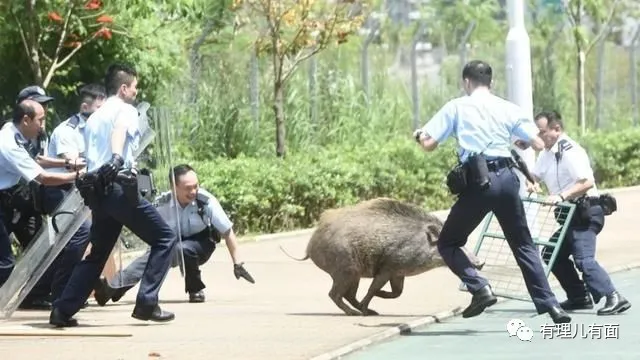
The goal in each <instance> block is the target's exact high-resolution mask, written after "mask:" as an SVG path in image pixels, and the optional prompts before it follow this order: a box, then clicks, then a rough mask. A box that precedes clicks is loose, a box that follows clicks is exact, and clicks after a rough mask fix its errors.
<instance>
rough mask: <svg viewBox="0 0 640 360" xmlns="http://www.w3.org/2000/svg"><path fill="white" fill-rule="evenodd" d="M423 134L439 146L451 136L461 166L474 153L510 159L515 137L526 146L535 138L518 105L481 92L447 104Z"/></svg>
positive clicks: (490, 157)
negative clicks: (454, 140) (455, 145)
mask: <svg viewBox="0 0 640 360" xmlns="http://www.w3.org/2000/svg"><path fill="white" fill-rule="evenodd" d="M422 131H423V132H424V133H426V134H428V135H429V136H431V137H432V138H433V139H434V140H435V141H437V142H438V144H442V143H443V142H444V141H445V140H447V139H448V138H449V137H450V136H454V137H455V138H456V140H457V142H458V157H459V159H460V162H463V163H464V162H465V161H466V160H467V158H468V157H469V155H472V154H473V153H484V155H485V156H486V157H487V159H492V158H499V157H511V144H512V138H513V137H514V136H515V137H517V138H520V139H522V140H524V141H526V142H529V141H531V140H532V139H534V138H535V137H536V136H537V134H538V128H537V127H536V125H535V123H534V122H533V120H532V119H531V118H530V117H529V116H527V115H526V114H525V113H524V111H523V110H522V109H521V108H520V107H519V106H518V105H516V104H514V103H511V102H509V101H507V100H505V99H503V98H500V97H498V96H495V95H493V94H491V93H490V92H489V91H487V90H482V89H478V90H476V91H474V92H473V93H472V94H471V95H469V96H462V97H459V98H456V99H453V100H450V101H449V102H448V103H446V104H445V105H444V106H443V107H442V108H441V109H440V110H439V111H438V112H437V113H436V114H435V115H434V116H433V117H432V118H431V120H429V122H427V124H426V125H425V126H424V127H423V128H422Z"/></svg>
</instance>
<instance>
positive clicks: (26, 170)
mask: <svg viewBox="0 0 640 360" xmlns="http://www.w3.org/2000/svg"><path fill="white" fill-rule="evenodd" d="M27 142H28V140H27V139H26V138H25V137H24V136H23V135H22V133H20V131H19V130H18V128H17V127H16V126H15V125H14V124H13V123H8V124H6V125H5V126H3V127H2V130H0V169H1V170H0V190H6V189H8V188H10V187H12V186H14V185H17V184H18V182H19V181H20V179H21V178H23V179H24V180H26V181H27V182H30V181H31V180H33V179H35V178H36V177H37V176H38V175H40V174H42V173H43V172H44V170H43V169H42V167H41V166H40V165H38V163H37V162H36V161H35V160H33V158H31V155H29V152H28V151H27V150H26V149H25V147H24V146H25V144H26V143H27Z"/></svg>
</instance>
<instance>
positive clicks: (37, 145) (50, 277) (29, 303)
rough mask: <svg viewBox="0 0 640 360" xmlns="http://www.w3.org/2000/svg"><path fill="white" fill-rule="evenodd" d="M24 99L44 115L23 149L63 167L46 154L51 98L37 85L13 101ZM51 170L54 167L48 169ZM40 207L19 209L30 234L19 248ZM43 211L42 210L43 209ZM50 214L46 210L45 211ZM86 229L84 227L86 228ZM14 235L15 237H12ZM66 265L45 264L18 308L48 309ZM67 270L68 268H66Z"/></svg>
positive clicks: (38, 222) (38, 221)
mask: <svg viewBox="0 0 640 360" xmlns="http://www.w3.org/2000/svg"><path fill="white" fill-rule="evenodd" d="M24 100H33V101H36V102H37V103H39V104H40V105H41V106H42V108H43V110H44V113H45V117H44V118H43V119H42V123H41V128H40V131H39V133H38V136H37V137H36V138H35V139H27V142H26V143H25V148H26V149H27V151H28V152H29V154H30V155H31V157H32V158H33V159H35V161H36V162H37V163H38V165H40V166H41V167H42V168H45V169H51V168H55V167H62V168H64V166H65V162H64V161H63V160H59V159H51V158H49V157H46V156H44V155H46V146H47V142H48V141H47V135H46V132H45V121H46V114H47V108H48V106H49V104H51V103H52V102H53V101H54V98H53V97H51V96H48V95H47V94H46V92H45V91H44V89H42V88H41V87H40V86H37V85H31V86H27V87H25V88H24V89H22V90H21V91H20V92H19V93H18V96H17V97H16V104H19V103H21V102H23V101H24ZM10 125H11V122H8V123H6V124H5V126H10ZM77 164H78V165H80V166H84V159H79V160H78V161H77ZM70 167H71V165H70V164H66V169H65V171H69V168H70ZM51 171H52V172H55V170H53V169H52V170H51ZM62 186H64V187H71V184H65V185H62ZM42 200H43V205H45V204H46V197H44V198H43V199H42ZM34 205H35V203H34ZM43 210H44V209H42V208H35V207H34V208H32V209H31V211H29V212H28V211H27V209H23V211H22V220H20V223H21V224H25V226H24V227H23V229H24V230H21V231H23V232H28V233H29V234H31V235H30V236H21V237H20V238H21V239H22V241H20V240H19V241H20V243H21V245H22V247H23V248H26V247H27V246H28V245H29V243H30V242H31V240H32V239H33V237H34V235H35V234H36V233H37V232H38V230H39V229H40V228H41V226H42V217H41V215H42V213H43ZM45 213H46V211H45ZM49 213H50V212H49ZM87 231H88V230H87ZM16 237H17V236H16ZM25 241H26V242H25ZM67 268H68V267H65V266H64V264H63V266H62V267H59V266H58V262H57V261H56V262H55V263H54V264H52V265H51V266H49V268H48V269H47V271H46V272H45V273H44V274H43V275H42V277H41V278H40V280H39V281H38V282H37V283H36V284H35V285H34V287H33V289H32V290H31V291H30V293H29V294H28V295H27V296H26V297H25V299H24V301H23V302H22V303H21V304H20V306H19V308H20V309H22V310H51V300H52V299H51V296H50V295H53V296H54V297H55V295H56V294H57V293H58V291H56V290H55V289H61V287H62V286H64V283H61V281H64V279H65V273H67V275H66V277H68V271H66V270H65V269H67ZM69 271H70V270H69Z"/></svg>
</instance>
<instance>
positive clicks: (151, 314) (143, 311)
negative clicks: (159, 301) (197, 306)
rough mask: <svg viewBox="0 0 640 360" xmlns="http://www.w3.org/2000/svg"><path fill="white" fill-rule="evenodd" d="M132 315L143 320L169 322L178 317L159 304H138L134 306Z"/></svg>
mask: <svg viewBox="0 0 640 360" xmlns="http://www.w3.org/2000/svg"><path fill="white" fill-rule="evenodd" d="M131 317H132V318H134V319H138V320H143V321H148V320H151V321H156V322H167V321H171V320H173V319H175V318H176V316H175V315H174V314H173V313H172V312H169V311H164V310H162V309H161V308H160V306H158V305H138V304H136V306H135V307H134V308H133V313H132V314H131Z"/></svg>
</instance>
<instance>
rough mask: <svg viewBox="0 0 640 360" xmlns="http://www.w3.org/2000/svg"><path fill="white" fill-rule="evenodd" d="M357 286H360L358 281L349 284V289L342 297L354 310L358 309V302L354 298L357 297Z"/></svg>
mask: <svg viewBox="0 0 640 360" xmlns="http://www.w3.org/2000/svg"><path fill="white" fill-rule="evenodd" d="M358 286H360V279H357V280H355V281H354V282H352V283H351V287H350V288H349V290H348V291H347V293H346V294H345V295H344V298H345V299H346V300H347V301H348V302H349V304H351V306H353V307H354V308H356V309H360V302H359V301H358V299H357V298H356V296H357V295H358Z"/></svg>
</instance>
